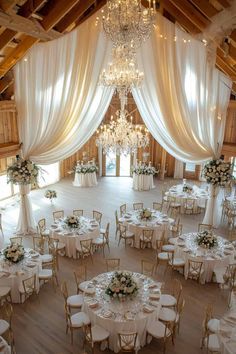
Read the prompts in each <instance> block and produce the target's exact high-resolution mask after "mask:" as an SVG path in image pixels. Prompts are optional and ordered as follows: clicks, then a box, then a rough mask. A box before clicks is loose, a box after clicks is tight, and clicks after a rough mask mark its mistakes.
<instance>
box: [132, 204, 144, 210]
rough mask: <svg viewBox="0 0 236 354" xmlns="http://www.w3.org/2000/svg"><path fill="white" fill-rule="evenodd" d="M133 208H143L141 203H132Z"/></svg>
mask: <svg viewBox="0 0 236 354" xmlns="http://www.w3.org/2000/svg"><path fill="white" fill-rule="evenodd" d="M133 209H134V210H140V209H143V203H133Z"/></svg>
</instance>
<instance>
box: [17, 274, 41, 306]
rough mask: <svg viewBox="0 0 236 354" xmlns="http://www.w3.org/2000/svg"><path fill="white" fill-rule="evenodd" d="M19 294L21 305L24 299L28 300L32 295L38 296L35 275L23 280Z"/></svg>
mask: <svg viewBox="0 0 236 354" xmlns="http://www.w3.org/2000/svg"><path fill="white" fill-rule="evenodd" d="M19 293H20V302H21V303H22V302H23V299H24V300H26V299H27V298H28V297H30V296H31V295H34V294H37V289H36V275H35V274H34V275H32V276H31V277H29V278H26V279H24V280H22V282H21V283H20V286H19Z"/></svg>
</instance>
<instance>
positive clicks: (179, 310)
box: [176, 297, 185, 316]
mask: <svg viewBox="0 0 236 354" xmlns="http://www.w3.org/2000/svg"><path fill="white" fill-rule="evenodd" d="M184 306H185V299H184V298H183V297H181V298H180V299H179V301H178V303H177V307H176V311H177V314H178V315H179V316H180V315H181V313H182V312H183V309H184Z"/></svg>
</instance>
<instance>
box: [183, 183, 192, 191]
mask: <svg viewBox="0 0 236 354" xmlns="http://www.w3.org/2000/svg"><path fill="white" fill-rule="evenodd" d="M192 191H193V187H192V186H190V184H184V185H183V192H184V193H191V192H192Z"/></svg>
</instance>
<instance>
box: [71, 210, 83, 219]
mask: <svg viewBox="0 0 236 354" xmlns="http://www.w3.org/2000/svg"><path fill="white" fill-rule="evenodd" d="M73 215H74V216H78V217H80V216H83V215H84V211H83V209H74V210H73Z"/></svg>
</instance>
